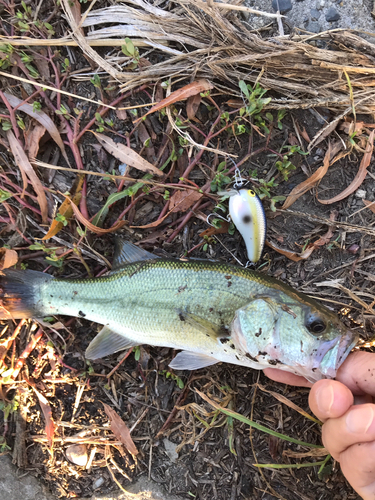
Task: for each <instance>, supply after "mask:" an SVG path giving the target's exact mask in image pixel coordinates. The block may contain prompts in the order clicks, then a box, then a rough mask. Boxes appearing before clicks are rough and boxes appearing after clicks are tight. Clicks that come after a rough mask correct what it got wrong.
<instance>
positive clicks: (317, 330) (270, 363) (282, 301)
mask: <svg viewBox="0 0 375 500" xmlns="http://www.w3.org/2000/svg"><path fill="white" fill-rule="evenodd" d="M301 296H302V295H301ZM231 336H232V340H233V342H234V344H235V346H236V347H237V348H238V349H239V350H241V351H242V352H243V353H244V354H245V355H247V356H248V357H249V358H250V359H251V360H253V361H257V363H259V369H264V368H270V367H274V368H278V369H281V370H284V371H289V372H291V373H294V374H297V375H301V376H303V377H305V378H306V379H307V380H309V381H310V382H316V381H317V380H320V379H321V378H334V377H335V376H336V372H337V369H338V368H339V366H340V365H341V363H342V362H343V361H344V360H345V358H346V357H347V355H348V354H349V352H350V351H351V349H352V348H353V347H354V346H355V344H356V343H357V341H358V336H357V335H356V334H355V333H354V332H352V331H351V330H349V329H347V328H346V327H345V325H344V324H343V323H342V322H341V321H340V320H339V319H338V317H337V316H336V315H335V314H334V313H333V312H331V311H330V310H329V309H327V308H326V307H324V306H322V305H320V304H318V303H317V302H315V301H313V300H310V299H307V298H306V300H303V301H300V300H295V299H294V298H291V297H289V296H288V295H286V294H283V293H280V294H275V296H273V297H272V296H270V297H268V296H267V297H256V298H254V299H253V300H252V301H251V302H250V303H249V304H247V305H246V306H244V307H242V308H240V309H238V310H237V311H236V313H235V317H234V320H233V322H232V324H231Z"/></svg>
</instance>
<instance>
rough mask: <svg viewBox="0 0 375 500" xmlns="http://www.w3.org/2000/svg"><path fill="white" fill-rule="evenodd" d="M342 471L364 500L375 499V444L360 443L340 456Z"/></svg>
mask: <svg viewBox="0 0 375 500" xmlns="http://www.w3.org/2000/svg"><path fill="white" fill-rule="evenodd" d="M340 465H341V470H342V472H343V474H344V476H345V477H346V479H347V480H348V481H349V483H350V484H351V485H352V487H353V488H354V489H355V491H356V492H357V493H358V494H359V495H361V497H362V498H363V499H364V500H370V499H371V500H373V499H374V498H375V442H374V441H372V442H371V443H364V444H363V443H358V444H354V445H353V446H350V448H348V449H347V450H345V451H343V452H342V453H341V455H340Z"/></svg>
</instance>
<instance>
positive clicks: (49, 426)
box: [28, 380, 56, 450]
mask: <svg viewBox="0 0 375 500" xmlns="http://www.w3.org/2000/svg"><path fill="white" fill-rule="evenodd" d="M28 383H29V384H30V386H31V387H32V389H33V390H34V392H35V394H36V395H37V396H38V400H39V404H40V407H41V408H42V412H43V415H44V418H45V421H46V426H45V431H46V436H47V439H48V443H49V447H50V449H51V450H52V447H53V438H54V436H55V430H56V425H55V422H54V420H53V417H52V410H51V407H50V404H49V402H48V400H47V399H46V398H45V397H44V396H43V394H42V393H40V392H39V391H38V390H37V389H36V388H35V387H34V384H33V383H32V382H31V381H29V380H28Z"/></svg>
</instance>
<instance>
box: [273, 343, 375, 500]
mask: <svg viewBox="0 0 375 500" xmlns="http://www.w3.org/2000/svg"><path fill="white" fill-rule="evenodd" d="M264 371H265V374H266V375H267V376H268V377H269V378H271V379H272V380H277V381H279V382H284V383H286V384H291V385H299V386H303V387H311V386H312V384H311V383H310V382H308V381H307V380H306V379H304V378H303V377H298V376H297V375H293V374H290V373H286V372H282V371H280V370H276V369H273V368H272V369H271V368H268V369H266V370H264ZM374 396H375V355H374V354H371V353H367V352H355V353H353V354H350V355H349V356H348V358H347V359H346V360H345V362H344V363H343V364H342V366H341V367H340V368H339V370H338V372H337V377H336V380H328V379H325V380H319V382H316V383H315V384H314V385H313V386H312V389H311V391H310V395H309V405H310V408H311V410H312V411H313V413H314V414H315V415H316V416H317V417H318V418H319V419H320V420H322V421H323V422H324V425H323V427H322V439H323V444H324V446H325V447H326V448H327V450H328V451H329V452H330V454H331V455H332V456H333V458H335V459H336V460H337V461H338V462H340V465H341V470H342V472H343V474H344V476H345V477H346V478H347V480H348V481H349V483H350V484H351V485H352V487H353V488H354V489H355V491H356V492H357V493H358V494H359V495H361V496H362V498H363V499H364V500H370V499H372V500H373V499H374V498H375V404H373V401H374V400H373V397H374Z"/></svg>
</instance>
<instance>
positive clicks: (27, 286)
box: [0, 241, 357, 381]
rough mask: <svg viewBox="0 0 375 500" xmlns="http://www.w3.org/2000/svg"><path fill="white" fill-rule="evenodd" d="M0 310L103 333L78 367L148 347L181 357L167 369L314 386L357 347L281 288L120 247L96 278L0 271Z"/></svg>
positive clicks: (257, 277)
mask: <svg viewBox="0 0 375 500" xmlns="http://www.w3.org/2000/svg"><path fill="white" fill-rule="evenodd" d="M0 301H1V302H0V305H1V307H0V319H11V318H25V317H34V318H41V317H44V316H51V315H55V314H62V315H68V316H76V317H81V318H85V319H88V320H90V321H95V322H97V323H100V324H104V327H103V329H102V330H101V332H100V333H99V334H98V335H97V336H96V337H95V339H94V340H93V341H92V342H91V344H90V345H89V346H88V348H87V350H86V357H87V358H88V359H99V358H102V357H104V356H107V355H109V354H112V353H114V352H117V351H120V350H122V349H126V348H129V347H130V346H135V345H140V344H150V345H154V346H163V347H172V348H174V349H181V350H182V352H181V353H178V354H177V356H176V357H175V358H174V360H173V361H172V363H171V365H170V366H171V367H172V368H174V369H190V370H192V369H198V368H202V367H204V366H209V365H212V364H214V363H217V362H219V361H223V362H226V363H233V364H236V365H242V366H247V367H250V368H256V369H264V368H266V367H270V366H275V367H277V368H279V369H281V370H285V371H289V372H292V373H295V374H298V375H303V376H304V377H306V378H307V379H308V380H310V381H316V380H319V379H320V378H322V377H335V375H336V370H337V369H338V367H339V366H340V364H341V363H342V362H343V361H344V359H345V358H346V356H347V355H348V353H349V352H350V350H351V349H352V348H353V347H354V345H355V344H356V342H357V336H356V334H355V333H353V332H352V331H350V330H348V329H347V328H346V327H345V326H344V325H343V324H342V323H341V322H340V321H339V319H338V318H337V316H336V315H335V314H334V313H332V312H331V311H330V310H329V309H327V308H326V307H324V306H322V305H321V304H319V303H318V302H316V301H314V300H313V299H310V298H309V297H307V296H306V295H304V294H302V293H299V292H297V291H296V290H294V289H292V288H291V287H289V286H288V285H286V284H284V283H282V282H281V281H278V280H276V279H273V278H271V277H269V276H266V275H263V274H261V273H257V272H255V271H251V270H249V269H244V268H240V267H236V266H232V265H227V264H224V263H221V262H211V261H203V260H190V261H184V260H165V259H160V258H158V257H156V256H155V255H153V254H150V253H149V252H146V251H145V250H142V249H140V248H138V247H136V246H135V245H132V244H130V243H127V242H124V241H118V242H117V250H116V252H115V258H114V263H113V269H112V271H111V273H110V274H109V275H107V276H103V277H100V278H94V279H70V280H68V279H60V278H53V277H52V276H50V275H47V274H44V273H40V272H36V271H29V270H27V271H18V270H9V269H8V270H6V271H3V272H2V273H0Z"/></svg>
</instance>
